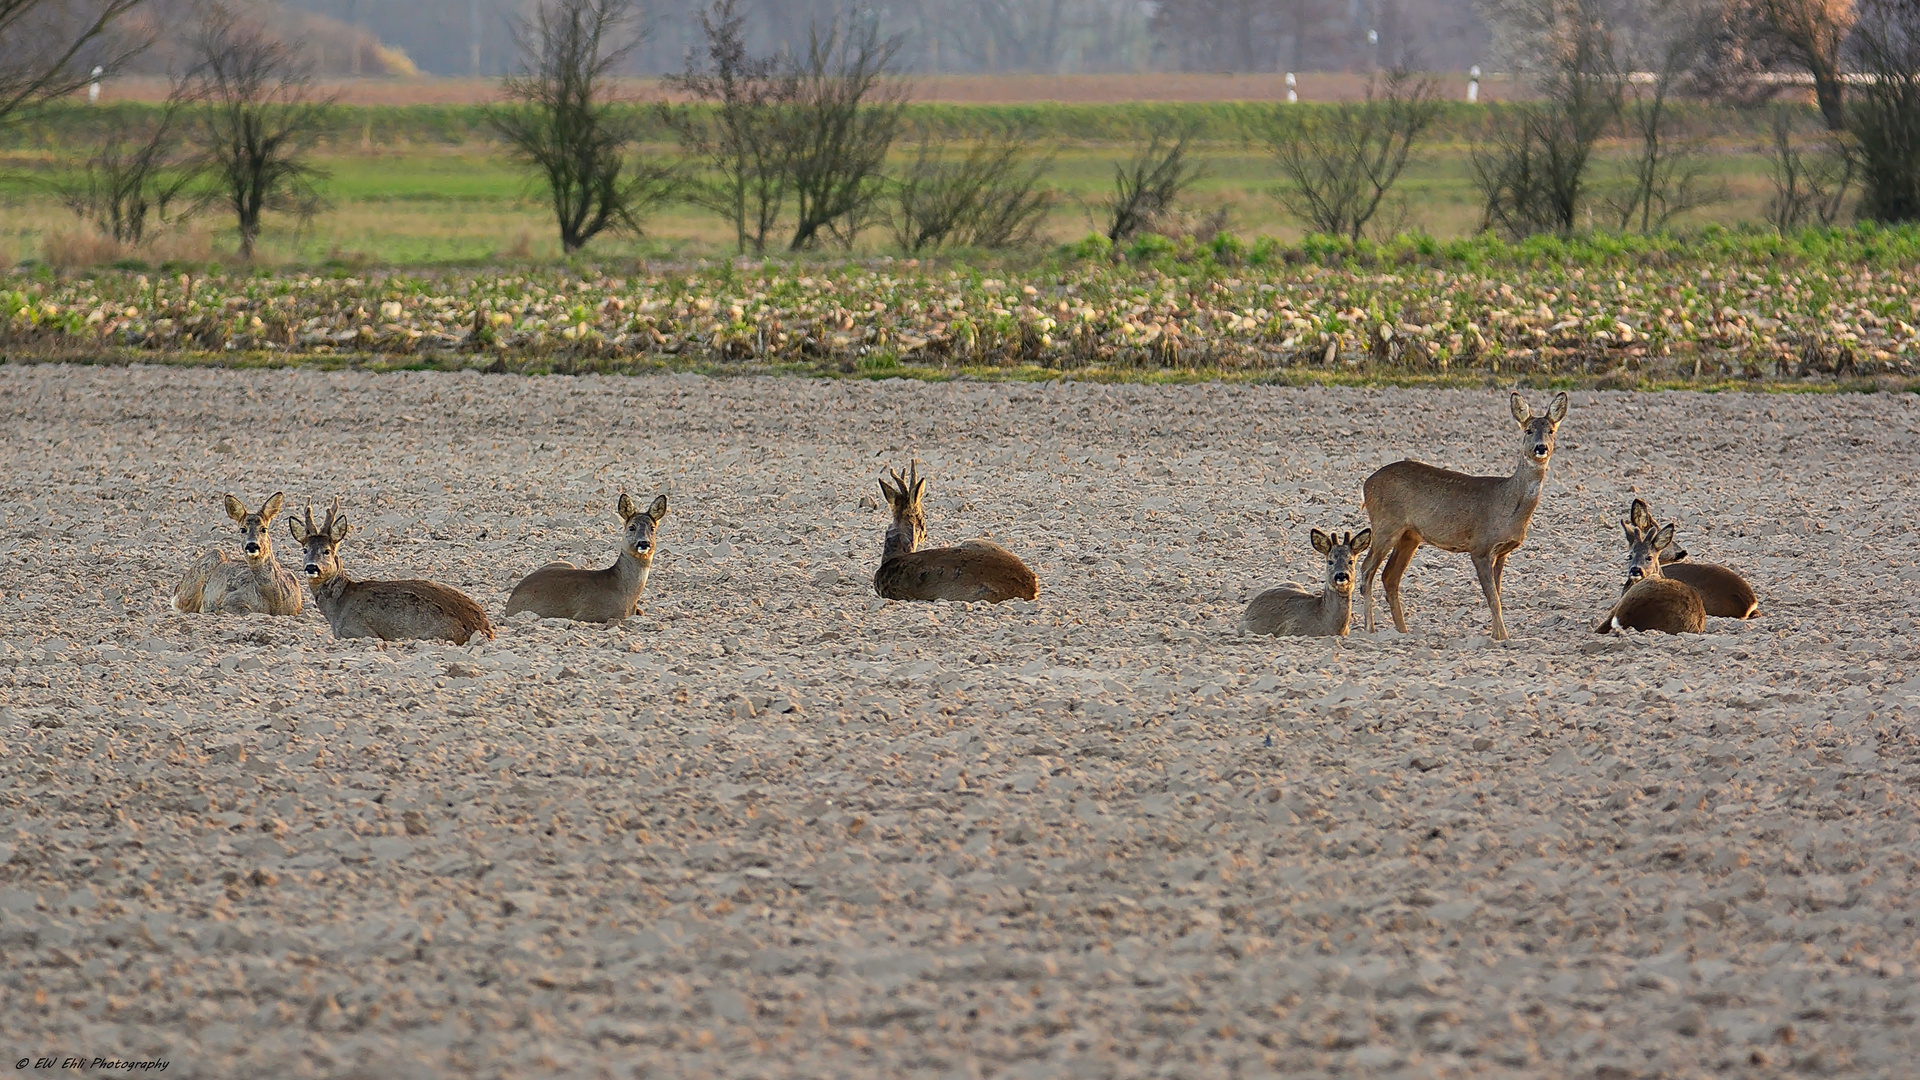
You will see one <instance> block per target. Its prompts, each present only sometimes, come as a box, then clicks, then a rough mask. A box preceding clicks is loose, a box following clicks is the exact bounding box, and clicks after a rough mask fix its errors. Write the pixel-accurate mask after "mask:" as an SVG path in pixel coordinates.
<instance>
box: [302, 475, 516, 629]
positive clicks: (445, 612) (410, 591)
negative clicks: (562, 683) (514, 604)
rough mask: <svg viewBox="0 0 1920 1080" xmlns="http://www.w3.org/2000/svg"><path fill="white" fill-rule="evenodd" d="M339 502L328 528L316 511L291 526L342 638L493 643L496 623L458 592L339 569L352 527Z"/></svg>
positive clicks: (316, 598) (311, 581)
mask: <svg viewBox="0 0 1920 1080" xmlns="http://www.w3.org/2000/svg"><path fill="white" fill-rule="evenodd" d="M339 512H340V500H339V499H335V500H333V506H332V507H331V508H330V509H328V510H327V522H326V524H324V525H322V526H320V527H319V528H315V527H314V524H313V507H311V506H309V507H307V521H306V527H305V528H304V529H302V528H301V525H300V522H299V521H297V520H295V519H294V518H292V517H288V518H287V528H288V529H290V530H292V532H293V538H294V539H295V540H297V541H299V542H300V546H301V547H302V548H303V549H305V551H306V555H307V588H308V589H310V590H311V591H312V592H313V602H314V604H315V605H316V606H317V607H319V609H320V613H321V614H322V615H325V616H326V617H327V625H329V626H331V627H333V636H334V637H337V638H363V637H373V638H379V639H380V640H382V641H405V640H409V639H412V638H438V639H442V640H446V641H451V642H453V643H454V644H455V645H465V644H466V643H467V641H468V639H470V638H472V637H473V636H474V635H476V634H477V635H479V636H481V637H485V638H488V639H491V638H492V637H493V624H492V623H490V622H488V621H487V613H486V612H484V611H481V610H480V605H479V604H476V603H474V602H473V601H472V600H469V599H468V598H467V597H466V594H464V593H462V592H461V591H460V590H458V589H452V588H448V587H447V586H445V585H441V584H438V583H437V582H432V581H417V580H408V581H354V580H353V579H351V578H349V577H347V575H346V571H344V570H342V569H340V541H342V540H345V539H346V538H347V532H348V530H349V528H350V527H349V526H348V525H347V522H346V519H345V518H342V517H340V516H339Z"/></svg>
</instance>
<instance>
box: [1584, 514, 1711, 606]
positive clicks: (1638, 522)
mask: <svg viewBox="0 0 1920 1080" xmlns="http://www.w3.org/2000/svg"><path fill="white" fill-rule="evenodd" d="M1632 518H1633V520H1631V521H1625V522H1622V523H1621V528H1622V529H1624V530H1625V531H1626V534H1627V581H1626V587H1625V589H1624V590H1623V591H1622V593H1621V596H1620V600H1619V602H1618V603H1616V604H1614V605H1613V610H1612V611H1609V612H1607V616H1606V618H1604V619H1601V620H1600V623H1599V625H1597V626H1595V627H1594V628H1593V632H1594V633H1596V634H1607V633H1612V632H1613V631H1615V630H1658V631H1661V632H1662V633H1667V634H1698V633H1700V632H1701V631H1703V630H1705V629H1706V628H1707V611H1706V607H1705V606H1704V605H1703V604H1702V603H1701V602H1700V594H1699V593H1697V592H1695V591H1694V590H1693V587H1692V586H1690V585H1687V584H1685V583H1683V582H1679V581H1675V580H1673V579H1672V578H1669V577H1665V576H1662V574H1661V572H1660V557H1661V556H1660V553H1661V552H1663V551H1665V550H1666V549H1667V548H1669V547H1671V546H1672V545H1673V526H1672V525H1670V524H1669V525H1668V526H1666V527H1665V528H1663V529H1655V528H1654V527H1653V514H1652V512H1651V511H1649V510H1648V509H1647V504H1646V503H1643V502H1641V501H1640V500H1639V499H1635V500H1633V512H1632ZM1643 523H1644V524H1643Z"/></svg>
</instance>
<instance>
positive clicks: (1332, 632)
mask: <svg viewBox="0 0 1920 1080" xmlns="http://www.w3.org/2000/svg"><path fill="white" fill-rule="evenodd" d="M1372 544H1373V530H1372V529H1361V530H1360V535H1358V536H1355V535H1354V534H1353V533H1348V534H1346V535H1345V536H1341V535H1339V534H1338V533H1323V532H1321V531H1320V530H1319V529H1315V530H1313V550H1315V551H1317V552H1319V553H1320V554H1322V555H1325V556H1326V557H1327V587H1326V589H1324V590H1323V591H1321V592H1313V591H1311V590H1309V589H1308V588H1307V587H1306V586H1304V585H1296V584H1294V583H1293V582H1291V581H1289V582H1287V583H1286V584H1285V585H1280V586H1276V587H1275V588H1271V589H1268V590H1267V591H1266V592H1263V593H1261V594H1260V595H1259V596H1256V597H1254V598H1253V602H1252V603H1249V604H1248V605H1247V614H1246V618H1245V619H1243V620H1242V623H1241V625H1243V626H1245V627H1246V628H1247V631H1248V632H1249V633H1254V634H1279V635H1287V636H1292V637H1346V636H1347V625H1348V624H1349V623H1350V622H1352V620H1353V561H1354V559H1355V558H1356V557H1358V556H1359V555H1360V554H1361V553H1362V552H1364V551H1366V550H1367V548H1369V547H1370V546H1372Z"/></svg>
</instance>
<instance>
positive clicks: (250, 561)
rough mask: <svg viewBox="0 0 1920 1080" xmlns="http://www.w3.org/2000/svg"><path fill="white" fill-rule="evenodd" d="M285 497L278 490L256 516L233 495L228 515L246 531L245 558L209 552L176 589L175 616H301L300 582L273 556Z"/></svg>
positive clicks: (228, 507)
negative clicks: (277, 519)
mask: <svg viewBox="0 0 1920 1080" xmlns="http://www.w3.org/2000/svg"><path fill="white" fill-rule="evenodd" d="M284 499H285V496H284V495H282V494H281V493H280V492H278V491H276V492H274V493H273V497H272V498H269V499H268V500H267V501H266V504H265V505H263V506H261V507H260V512H259V513H257V514H250V513H248V512H247V507H246V505H245V504H244V503H242V502H241V501H240V500H239V499H236V498H234V497H233V496H231V495H229V496H227V516H228V517H230V518H232V519H233V520H234V521H235V522H237V523H238V524H239V526H240V535H241V537H242V538H243V539H242V540H241V543H240V550H241V552H242V554H243V556H244V557H243V558H239V559H236V558H233V557H232V556H230V555H228V554H226V553H225V552H223V551H221V550H220V549H219V548H209V549H208V550H207V553H206V554H205V555H202V556H201V557H200V560H199V561H198V562H196V563H194V564H193V565H192V566H191V567H189V568H188V569H187V576H186V577H184V578H182V579H180V585H179V587H177V588H175V589H174V590H173V609H174V610H175V611H185V612H195V611H197V612H201V613H202V614H206V615H221V614H228V615H234V614H248V613H254V614H261V615H298V614H300V582H299V581H298V580H296V579H295V578H294V576H293V575H292V574H291V573H288V572H287V569H286V568H285V567H283V566H281V565H280V564H279V563H278V562H277V561H275V560H274V557H273V538H272V536H271V535H269V534H270V533H271V532H272V530H273V519H274V517H275V516H277V515H278V514H279V513H280V504H281V502H283V501H284Z"/></svg>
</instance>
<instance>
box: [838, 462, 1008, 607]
mask: <svg viewBox="0 0 1920 1080" xmlns="http://www.w3.org/2000/svg"><path fill="white" fill-rule="evenodd" d="M889 475H891V476H892V478H893V483H892V484H891V485H889V484H888V483H887V481H885V480H882V481H880V490H881V492H883V493H884V494H885V495H886V497H887V505H888V506H889V507H890V508H891V509H892V510H893V524H891V525H889V526H887V540H886V546H885V547H884V548H883V549H882V550H881V553H880V569H879V570H877V571H875V572H874V575H873V590H874V591H875V592H877V593H879V594H880V595H881V596H882V597H885V598H886V599H888V600H985V601H986V602H988V603H990V604H997V603H999V602H1001V601H1002V600H1033V599H1037V598H1038V597H1039V596H1040V581H1039V579H1038V578H1036V577H1034V576H1033V571H1032V570H1029V569H1027V564H1026V563H1023V562H1021V561H1020V557H1019V556H1018V555H1015V554H1014V553H1013V552H1011V551H1008V550H1007V549H1006V548H1003V547H1001V546H1000V545H999V544H996V543H993V542H991V541H988V540H968V541H967V542H966V543H964V544H960V545H959V546H957V547H943V548H922V547H921V546H920V545H921V544H923V543H925V542H926V539H927V520H926V512H925V511H924V509H923V508H922V507H921V497H922V496H924V495H925V494H926V491H927V482H926V480H925V479H923V478H922V477H921V476H920V468H919V462H913V463H911V464H909V465H908V466H907V471H906V473H905V475H902V474H901V473H900V472H899V471H898V470H892V471H890V474H889Z"/></svg>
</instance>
